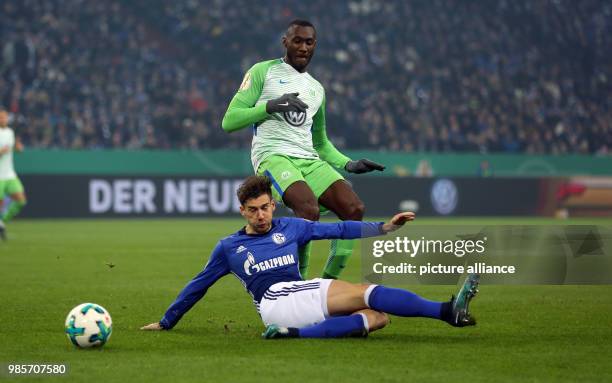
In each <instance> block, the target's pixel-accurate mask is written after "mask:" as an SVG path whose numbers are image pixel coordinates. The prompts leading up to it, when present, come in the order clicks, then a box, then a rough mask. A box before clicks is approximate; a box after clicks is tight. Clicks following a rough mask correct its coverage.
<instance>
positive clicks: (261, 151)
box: [222, 20, 384, 279]
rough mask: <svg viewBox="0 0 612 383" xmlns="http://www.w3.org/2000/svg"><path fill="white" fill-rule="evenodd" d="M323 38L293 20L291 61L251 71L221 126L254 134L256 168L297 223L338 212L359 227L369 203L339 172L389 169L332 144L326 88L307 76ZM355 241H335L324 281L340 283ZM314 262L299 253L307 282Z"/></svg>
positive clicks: (288, 38)
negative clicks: (319, 39)
mask: <svg viewBox="0 0 612 383" xmlns="http://www.w3.org/2000/svg"><path fill="white" fill-rule="evenodd" d="M316 37H317V36H316V31H315V28H314V26H313V25H312V24H311V23H310V22H308V21H305V20H294V21H292V22H291V23H290V24H289V27H288V28H287V31H286V33H285V36H283V38H282V43H283V45H284V47H285V55H284V57H283V58H279V59H274V60H268V61H263V62H260V63H257V64H255V65H254V66H253V67H251V69H249V70H248V72H247V73H246V74H245V76H244V79H243V81H242V85H241V86H240V89H239V90H238V92H237V93H236V94H235V96H234V98H233V99H232V101H231V102H230V105H229V107H228V109H227V112H226V114H225V116H224V118H223V124H222V125H223V129H224V130H225V131H227V132H233V131H236V130H240V129H243V128H246V127H248V126H251V127H252V129H253V143H252V148H251V160H252V163H253V168H254V170H255V172H256V173H257V174H265V175H266V176H267V177H268V178H270V179H271V180H272V184H273V186H274V189H273V193H274V198H275V199H276V200H277V201H283V202H284V204H285V205H286V206H288V207H289V208H291V209H292V210H293V212H294V213H295V215H296V216H298V217H301V218H306V219H309V220H311V221H318V220H319V214H320V211H324V210H331V211H332V212H334V213H335V214H336V215H337V216H338V218H340V219H341V220H356V221H360V220H362V219H363V214H364V204H363V203H362V202H361V200H360V199H359V197H358V196H357V194H355V192H354V191H353V189H352V188H351V186H350V185H349V184H348V183H347V182H346V181H345V180H344V178H343V177H342V176H341V175H340V173H338V172H337V171H336V170H335V169H344V170H346V171H348V172H350V173H366V172H371V171H373V170H379V171H382V170H384V166H382V165H380V164H377V163H375V162H372V161H370V160H368V159H361V160H358V161H353V160H351V159H350V158H348V157H347V156H345V155H344V154H342V153H340V151H338V150H337V149H336V148H335V147H334V145H333V144H332V143H331V142H330V141H329V140H328V139H327V134H326V126H325V89H324V88H323V86H322V85H321V84H320V83H319V82H318V81H317V80H315V79H314V78H313V77H312V76H311V75H310V74H309V73H308V72H306V67H307V66H308V64H309V62H310V60H311V58H312V56H313V54H314V51H315V47H316V44H317V39H316ZM346 112H347V113H351V112H352V111H346ZM334 168H335V169H334ZM353 242H354V241H352V240H334V241H332V244H331V249H330V255H329V258H328V261H327V264H326V266H325V269H324V271H323V277H324V278H332V279H335V278H337V277H338V276H339V274H340V272H341V271H342V269H343V268H344V267H345V265H346V263H347V261H348V258H349V257H350V255H351V254H352V252H353ZM309 255H310V244H305V245H304V246H303V247H301V248H300V251H299V258H300V268H301V269H300V272H301V273H302V276H304V277H306V274H307V269H308V260H309Z"/></svg>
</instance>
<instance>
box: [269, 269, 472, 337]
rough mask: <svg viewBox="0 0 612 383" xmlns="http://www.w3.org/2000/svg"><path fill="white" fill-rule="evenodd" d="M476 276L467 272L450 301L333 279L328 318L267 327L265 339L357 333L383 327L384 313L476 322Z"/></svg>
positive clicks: (467, 323) (454, 323)
mask: <svg viewBox="0 0 612 383" xmlns="http://www.w3.org/2000/svg"><path fill="white" fill-rule="evenodd" d="M478 282H479V276H478V275H477V274H470V275H469V276H468V277H467V278H466V280H465V282H464V283H463V285H462V286H461V289H460V290H459V292H458V294H457V297H456V298H455V297H454V296H453V298H451V300H450V301H449V302H434V301H430V300H427V299H424V298H422V297H420V296H418V295H417V294H415V293H413V292H411V291H408V290H402V289H395V288H390V287H385V286H379V285H356V284H352V283H348V282H344V281H337V280H336V281H333V282H332V283H331V285H330V287H329V290H328V293H327V308H328V312H329V315H330V316H332V317H331V318H329V319H327V320H325V321H323V322H321V323H318V324H315V325H312V326H307V327H304V328H300V329H298V328H284V327H279V326H275V325H271V326H268V328H267V329H266V331H265V332H264V333H263V334H262V336H263V337H264V338H287V337H300V338H336V337H343V336H350V335H359V334H364V333H367V332H368V331H374V330H377V329H379V328H383V327H384V326H386V325H387V324H388V323H389V318H388V316H387V315H386V313H389V314H393V315H398V316H402V317H425V318H434V319H439V320H442V321H445V322H447V323H449V324H450V325H452V326H455V327H463V326H471V325H474V324H476V322H475V321H474V320H473V318H472V317H471V315H470V313H469V311H468V305H469V302H470V300H471V299H472V298H473V297H474V296H475V295H476V293H477V292H478V290H477V287H478Z"/></svg>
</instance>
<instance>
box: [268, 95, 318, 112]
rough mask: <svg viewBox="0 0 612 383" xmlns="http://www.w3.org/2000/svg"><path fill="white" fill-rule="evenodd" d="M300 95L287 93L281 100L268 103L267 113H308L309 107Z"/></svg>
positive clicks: (277, 99)
mask: <svg viewBox="0 0 612 383" xmlns="http://www.w3.org/2000/svg"><path fill="white" fill-rule="evenodd" d="M298 95H299V93H285V94H283V95H282V96H280V97H279V98H275V99H273V100H270V101H268V102H267V103H266V112H267V113H268V114H272V113H283V112H301V113H304V112H306V109H308V105H307V104H306V103H305V102H304V101H302V100H300V99H299V98H298Z"/></svg>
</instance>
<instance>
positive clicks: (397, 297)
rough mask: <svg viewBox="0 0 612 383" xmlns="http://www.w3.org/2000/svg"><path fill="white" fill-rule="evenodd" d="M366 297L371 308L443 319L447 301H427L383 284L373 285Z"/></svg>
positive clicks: (394, 313)
mask: <svg viewBox="0 0 612 383" xmlns="http://www.w3.org/2000/svg"><path fill="white" fill-rule="evenodd" d="M367 299H368V301H367V302H366V304H367V305H368V306H370V308H371V309H373V310H376V311H382V312H385V313H388V314H393V315H397V316H401V317H426V318H435V319H443V316H445V315H444V314H445V311H446V310H447V307H446V306H448V303H441V302H433V301H429V300H427V299H423V298H421V297H420V296H418V295H416V294H415V293H413V292H410V291H407V290H401V289H394V288H390V287H385V286H376V287H374V289H373V290H372V291H371V292H370V296H369V298H367ZM443 320H444V319H443Z"/></svg>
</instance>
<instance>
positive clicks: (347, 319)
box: [298, 314, 367, 338]
mask: <svg viewBox="0 0 612 383" xmlns="http://www.w3.org/2000/svg"><path fill="white" fill-rule="evenodd" d="M365 331H367V330H366V328H365V323H364V321H363V316H362V315H361V314H353V315H348V316H341V317H333V318H329V319H326V320H324V321H323V322H321V323H319V324H315V325H312V326H308V327H303V328H301V329H299V330H298V336H299V337H300V338H340V337H344V336H350V335H355V334H363V333H364V332H365Z"/></svg>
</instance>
